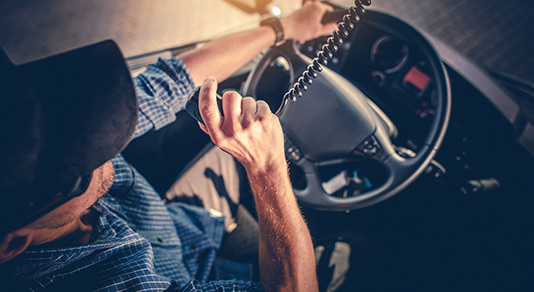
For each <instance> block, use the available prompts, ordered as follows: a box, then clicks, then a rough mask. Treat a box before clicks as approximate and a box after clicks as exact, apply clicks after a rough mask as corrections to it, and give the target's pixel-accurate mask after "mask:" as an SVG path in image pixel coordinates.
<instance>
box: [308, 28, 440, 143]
mask: <svg viewBox="0 0 534 292" xmlns="http://www.w3.org/2000/svg"><path fill="white" fill-rule="evenodd" d="M325 40H326V37H325V38H319V39H316V40H313V41H310V42H307V43H305V44H303V45H301V46H300V48H299V50H300V51H301V52H302V53H303V54H305V55H306V56H308V57H310V58H313V57H314V56H315V54H316V53H317V51H319V50H320V49H321V46H322V45H323V44H324V42H325ZM329 66H330V68H331V69H333V70H335V71H337V72H339V73H341V74H342V75H343V76H345V77H346V78H348V79H349V80H351V81H352V82H353V83H354V84H356V85H357V86H358V88H360V89H361V90H362V91H363V92H364V93H365V94H366V95H367V96H368V97H369V98H370V99H371V100H372V101H373V102H374V103H375V104H376V105H378V107H380V108H381V109H382V110H383V111H384V112H385V113H386V114H387V115H388V117H389V118H390V119H391V120H392V121H393V122H394V123H395V125H396V126H397V127H398V128H399V136H398V137H396V141H395V142H396V143H398V144H397V145H399V146H403V147H406V148H408V149H411V150H413V151H417V149H418V148H419V147H420V145H421V143H422V141H423V140H424V138H425V134H426V133H427V132H428V130H429V126H430V123H431V121H432V118H433V117H434V114H435V107H436V100H435V98H436V89H435V87H434V84H433V80H432V77H431V76H430V72H429V68H428V65H427V62H426V60H425V57H424V55H423V54H422V53H421V52H420V51H419V50H418V48H417V46H416V45H415V44H413V43H412V42H411V41H410V39H408V38H407V37H406V36H405V34H403V33H401V32H400V31H394V30H392V29H391V28H389V27H386V26H383V25H380V24H378V23H369V22H362V23H361V25H359V26H358V28H357V30H356V31H355V32H354V33H353V34H352V36H351V38H350V39H348V40H346V41H345V42H344V44H343V45H342V49H341V50H340V51H339V52H338V53H337V54H336V56H335V57H334V59H332V61H331V63H330V65H329Z"/></svg>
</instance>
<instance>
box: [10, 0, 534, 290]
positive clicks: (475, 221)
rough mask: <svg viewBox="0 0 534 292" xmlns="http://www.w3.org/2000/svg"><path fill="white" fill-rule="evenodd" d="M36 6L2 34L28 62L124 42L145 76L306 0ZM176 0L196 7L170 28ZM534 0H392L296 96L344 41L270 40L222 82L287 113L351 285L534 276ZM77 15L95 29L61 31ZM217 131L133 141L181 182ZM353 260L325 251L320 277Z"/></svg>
mask: <svg viewBox="0 0 534 292" xmlns="http://www.w3.org/2000/svg"><path fill="white" fill-rule="evenodd" d="M8 2H9V1H8ZM23 2H26V1H20V2H17V3H15V2H12V3H7V2H6V3H4V4H1V5H0V7H1V6H5V7H3V8H5V9H0V10H2V11H3V12H0V14H1V15H2V17H1V19H2V20H1V22H2V26H1V27H2V28H1V29H0V45H1V46H2V47H3V48H4V49H5V50H6V52H7V53H8V55H10V57H11V58H12V59H13V60H14V61H15V62H18V63H23V62H25V61H30V60H32V59H35V58H38V57H42V56H46V55H49V54H52V53H57V52H59V51H62V50H67V49H70V48H73V47H77V46H81V45H84V44H86V43H91V42H93V41H97V40H103V39H106V38H113V39H116V40H117V41H118V43H119V45H121V47H122V48H123V50H124V52H125V55H126V57H127V62H128V65H129V66H130V68H131V72H132V75H133V76H135V75H136V74H138V73H139V72H142V70H143V69H144V68H145V67H146V66H147V65H148V64H150V63H152V62H154V61H156V60H157V58H159V57H171V56H176V55H178V54H180V53H182V52H184V51H187V50H190V49H192V48H195V47H197V46H201V45H202V43H204V42H205V41H208V40H210V39H212V38H214V37H216V36H217V34H218V35H221V34H225V33H228V32H232V31H238V30H239V29H242V28H244V27H249V26H254V25H257V23H258V22H259V21H258V20H259V19H260V18H261V17H264V16H265V14H267V13H270V14H282V15H284V14H287V13H290V12H291V11H292V10H293V9H295V7H298V6H299V5H300V1H276V0H275V1H267V0H256V1H246V0H226V1H224V0H209V1H198V2H199V3H196V1H195V3H193V2H191V3H171V2H170V1H163V2H161V3H153V2H150V1H144V2H143V1H140V2H139V3H137V4H134V5H131V6H130V7H125V6H124V5H125V4H117V3H108V2H107V1H97V2H95V3H94V4H92V5H91V6H90V7H85V6H84V5H87V4H84V5H81V6H79V7H76V6H75V5H73V4H72V3H70V4H69V3H67V2H69V1H53V2H49V1H46V2H44V3H39V4H35V5H33V7H32V6H30V5H29V4H27V3H23ZM149 2H150V3H149ZM178 2H180V1H178ZM201 2H210V3H201ZM330 3H331V4H332V5H333V6H335V8H336V10H335V13H333V14H332V15H330V17H338V18H339V19H340V20H341V17H342V16H343V15H344V14H346V9H347V8H348V7H350V6H352V5H353V2H352V1H348V0H343V1H342V0H340V1H332V2H330ZM210 5H212V6H215V7H223V8H224V10H218V11H217V9H209V8H206V7H211V6H210ZM126 6H127V5H126ZM503 6H506V7H503ZM147 7H150V9H142V8H147ZM171 8H176V9H178V10H176V11H174V13H175V14H177V15H179V16H180V17H177V18H179V19H177V20H173V21H175V22H173V23H170V24H169V23H167V24H165V21H164V20H162V19H163V18H164V17H163V16H165V15H166V13H167V12H165V11H164V10H169V9H171ZM533 9H534V4H533V3H530V2H528V1H520V0H516V1H511V2H510V3H507V4H503V3H502V2H501V1H496V0H490V1H478V0H477V1H470V2H469V3H464V2H457V1H451V0H446V1H443V0H442V1H436V0H432V1H424V3H422V2H421V1H416V0H405V1H398V0H381V1H378V0H377V1H374V2H373V3H372V4H371V6H370V7H369V8H368V9H367V12H366V14H365V15H364V16H363V17H362V19H361V21H360V22H359V23H358V24H357V25H356V26H355V28H354V29H353V30H352V31H351V32H350V35H349V36H348V37H347V38H346V39H344V41H343V43H342V44H338V47H339V50H338V51H337V52H336V53H335V54H333V56H332V57H331V59H330V60H329V62H328V64H327V65H326V66H323V67H324V69H323V70H322V72H320V73H318V74H319V76H318V77H317V79H316V80H315V81H314V82H313V83H312V84H310V85H309V86H308V88H307V90H306V91H304V92H303V94H302V96H301V97H300V96H298V94H296V95H295V96H296V98H295V100H294V101H293V100H292V98H291V96H290V97H289V98H284V97H287V95H285V93H286V92H288V90H290V89H291V88H293V86H294V84H295V83H296V82H298V81H299V77H300V76H301V74H302V73H303V72H304V71H305V70H306V68H307V65H308V64H309V63H310V62H312V60H313V58H315V57H316V55H317V54H318V53H319V52H321V51H322V50H323V44H325V42H328V37H321V38H318V39H315V40H312V41H309V42H307V43H304V44H299V43H296V42H293V41H287V42H286V43H284V44H283V45H281V46H279V47H273V48H271V49H269V50H266V51H265V52H263V53H262V54H261V55H259V56H257V57H256V58H255V59H254V60H252V61H251V62H250V63H249V64H248V65H246V66H245V67H243V68H242V69H240V70H239V71H238V72H237V73H236V74H234V75H233V76H231V77H230V78H228V79H227V80H225V81H224V82H222V83H221V84H220V85H219V90H220V92H221V93H222V92H224V91H227V90H235V91H238V92H240V93H241V94H243V95H248V96H253V97H254V98H257V99H263V100H265V101H266V102H267V103H268V104H269V106H270V107H271V110H272V111H273V112H277V113H278V116H279V117H280V120H281V123H282V126H283V129H284V133H285V138H286V156H287V159H288V162H289V167H290V175H291V180H292V184H293V188H294V192H295V195H296V196H297V199H298V201H299V203H300V205H301V208H302V212H303V214H304V217H305V218H306V220H307V222H308V225H309V228H310V230H311V234H312V237H313V239H314V241H315V242H314V243H315V244H316V245H317V246H322V253H323V254H325V253H328V252H330V253H332V252H334V250H335V244H336V243H339V242H344V243H347V244H348V245H349V246H350V252H348V253H346V254H345V255H344V256H345V257H346V259H347V263H348V264H349V265H350V270H349V273H348V275H347V276H346V278H345V281H344V283H343V285H342V286H341V287H340V288H339V290H338V291H408V290H409V291H528V290H531V289H532V283H531V272H532V271H533V270H534V269H533V260H534V251H533V248H532V247H533V246H534V231H533V230H534V229H533V226H534V215H533V214H534V213H533V212H532V208H533V207H534V196H533V194H534V185H533V183H532V180H533V178H534V70H532V68H533V67H534V58H533V56H532V52H534V39H533V38H532V37H531V36H532V33H534V22H533V21H532V12H531V11H533ZM212 10H213V11H212ZM221 11H224V12H221ZM43 12H47V13H43ZM222 13H229V14H228V15H230V16H232V17H233V18H231V20H230V21H227V22H226V27H221V25H223V24H222V23H223V22H222V21H220V20H217V18H223V15H222ZM336 13H337V14H336ZM37 14H39V16H36V15H37ZM187 14H189V16H188V15H187ZM29 16H35V18H34V19H33V20H27V19H30V18H28V17H29ZM99 17H100V18H105V19H104V20H102V22H100V23H99V22H98V19H99ZM113 17H115V18H113ZM228 18H230V17H228ZM24 19H26V20H24ZM113 21H115V22H116V23H118V24H120V25H116V26H113V25H111V23H112V22H113ZM158 21H159V22H164V23H163V24H162V23H156V22H158ZM166 21H170V20H166ZM151 22H154V23H151ZM171 22H172V21H171ZM67 23H68V26H69V27H67V28H65V27H64V25H66V24H67ZM88 23H91V24H93V25H94V27H93V28H90V27H88ZM129 23H130V24H135V25H131V26H125V25H124V24H129ZM106 25H107V27H108V28H107V29H106V28H105V27H106ZM178 25H179V26H180V27H181V28H180V29H178V33H177V32H172V33H171V31H170V27H172V26H178ZM158 26H159V28H160V29H159V30H158V29H156V27H158ZM71 27H73V28H76V29H78V30H79V32H78V34H73V33H70V34H68V35H69V37H66V38H65V39H58V38H57V37H56V38H55V40H54V41H52V40H51V39H52V38H54V36H58V35H60V34H61V33H64V32H65V31H68V32H72V29H73V28H71ZM213 27H217V28H218V29H217V30H216V31H215V32H214V31H213V30H211V29H210V28H213ZM136 30H138V31H141V32H149V33H146V34H145V33H136ZM158 31H159V32H158ZM180 33H183V34H182V35H183V37H181V36H182V35H180ZM158 34H159V35H158ZM173 34H174V35H173ZM170 35H171V36H170ZM209 143H211V142H210V141H209V138H208V136H206V135H205V134H204V133H203V132H202V131H201V130H200V129H199V128H198V126H197V123H196V121H195V120H193V119H192V118H191V117H190V116H189V115H188V114H187V113H186V112H185V111H181V112H179V113H177V115H176V121H175V122H174V123H173V124H171V125H169V126H168V127H166V128H163V129H161V130H159V131H153V132H151V133H149V134H147V135H145V136H143V137H141V138H139V139H137V140H134V141H132V142H131V143H130V145H129V146H128V148H127V149H126V150H125V151H124V152H123V154H124V156H125V157H126V159H127V160H128V161H129V162H130V163H132V164H133V165H134V166H135V167H136V168H137V169H138V170H139V171H140V172H141V173H142V174H143V175H144V176H145V177H146V178H147V179H148V180H149V181H150V182H151V183H152V185H153V186H154V187H155V189H156V190H157V191H158V192H159V193H160V194H164V193H165V191H166V190H167V189H168V188H169V187H170V186H171V185H172V183H173V182H174V180H175V178H176V177H177V175H178V174H179V173H180V172H181V171H183V170H184V169H185V168H186V166H187V165H188V164H189V163H190V162H191V161H192V160H193V159H194V158H195V157H196V155H197V154H198V153H199V152H200V151H201V150H202V149H203V148H204V147H205V146H206V145H208V144H209ZM248 207H251V208H253V206H248ZM336 269H339V267H336V266H332V265H329V263H327V262H324V259H323V261H321V258H318V267H317V272H318V273H319V274H321V275H333V274H334V273H336ZM322 288H324V289H325V291H326V287H322Z"/></svg>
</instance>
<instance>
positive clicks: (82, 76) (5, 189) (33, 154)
mask: <svg viewBox="0 0 534 292" xmlns="http://www.w3.org/2000/svg"><path fill="white" fill-rule="evenodd" d="M136 123H137V98H136V95H135V90H134V86H133V81H132V78H131V76H130V72H129V70H128V67H127V65H126V63H125V61H124V58H123V56H122V54H121V52H120V50H119V48H118V46H117V45H116V44H115V43H114V42H113V41H111V40H108V41H103V42H100V43H97V44H93V45H90V46H87V47H83V48H79V49H76V50H72V51H69V52H66V53H62V54H59V55H55V56H52V57H48V58H45V59H42V60H37V61H33V62H30V63H26V64H22V65H19V66H17V65H15V64H13V63H12V62H11V61H10V60H9V58H8V57H7V56H6V54H5V53H4V52H3V51H2V50H1V49H0V136H1V137H2V138H1V141H2V142H1V143H0V222H1V223H0V235H5V234H7V233H8V232H10V231H13V230H16V229H18V228H21V227H23V226H25V225H27V224H29V223H31V222H32V221H34V220H35V219H37V218H39V217H41V216H42V215H44V214H46V213H48V212H50V211H51V210H52V209H54V208H56V207H58V206H60V205H61V204H64V203H65V202H66V201H68V200H70V199H71V198H72V197H74V196H77V195H79V194H81V193H83V191H84V189H83V188H84V187H86V185H87V184H88V182H89V180H90V177H91V174H92V172H93V170H95V169H96V168H98V167H99V166H101V165H102V164H103V163H105V162H106V161H108V160H110V159H111V158H113V157H114V156H116V155H117V154H118V153H119V152H120V151H122V149H124V147H126V145H127V144H128V142H129V140H130V138H131V136H132V134H133V132H134V130H135V126H136ZM80 190H81V191H80Z"/></svg>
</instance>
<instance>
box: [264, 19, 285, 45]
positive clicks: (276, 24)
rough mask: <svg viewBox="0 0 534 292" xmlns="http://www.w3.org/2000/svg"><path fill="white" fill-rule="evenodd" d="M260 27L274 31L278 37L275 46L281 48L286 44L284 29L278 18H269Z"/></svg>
mask: <svg viewBox="0 0 534 292" xmlns="http://www.w3.org/2000/svg"><path fill="white" fill-rule="evenodd" d="M260 26H269V27H271V28H272V29H273V30H274V33H275V35H276V40H275V42H274V46H279V45H281V44H283V43H284V42H285V36H284V28H283V27H282V22H280V19H279V18H278V17H269V18H267V19H265V20H262V21H261V22H260Z"/></svg>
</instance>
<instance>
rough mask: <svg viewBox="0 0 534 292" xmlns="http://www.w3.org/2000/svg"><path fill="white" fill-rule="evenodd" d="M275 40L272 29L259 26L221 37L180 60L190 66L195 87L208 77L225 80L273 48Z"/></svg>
mask: <svg viewBox="0 0 534 292" xmlns="http://www.w3.org/2000/svg"><path fill="white" fill-rule="evenodd" d="M275 39H276V36H275V33H274V30H273V29H271V28H270V27H258V28H255V29H251V30H247V31H243V32H238V33H234V34H230V35H227V36H224V37H221V38H218V39H216V40H213V41H210V42H208V43H206V44H205V45H203V46H202V47H200V48H198V49H195V50H191V51H188V52H185V53H183V54H180V55H179V56H178V57H179V58H181V59H182V60H183V61H184V63H185V64H186V65H187V67H188V68H189V72H190V73H191V76H192V77H193V81H194V82H195V83H196V84H201V83H202V81H203V80H204V79H205V78H206V77H208V76H213V77H215V78H216V79H217V80H224V79H226V78H228V77H230V76H231V75H232V74H234V73H235V72H236V71H237V70H239V69H240V68H241V67H243V66H244V65H246V64H247V63H248V62H250V60H252V59H253V58H254V57H255V56H257V55H258V54H259V53H261V51H263V50H264V49H266V48H268V47H269V46H272V45H273V44H274V41H275Z"/></svg>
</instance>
